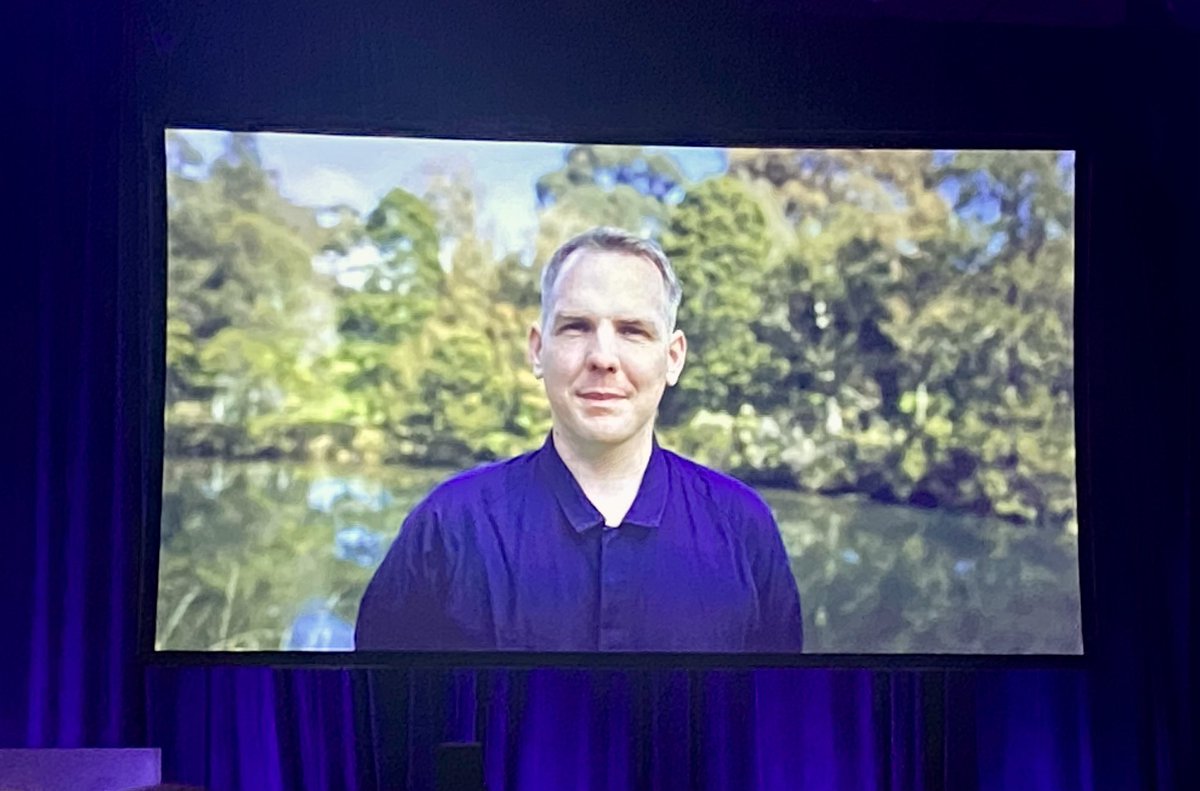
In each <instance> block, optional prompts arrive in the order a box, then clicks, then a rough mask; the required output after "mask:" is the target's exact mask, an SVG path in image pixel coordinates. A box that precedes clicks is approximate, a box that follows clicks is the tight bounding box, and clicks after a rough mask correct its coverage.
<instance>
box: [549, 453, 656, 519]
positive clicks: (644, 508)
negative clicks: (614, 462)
mask: <svg viewBox="0 0 1200 791" xmlns="http://www.w3.org/2000/svg"><path fill="white" fill-rule="evenodd" d="M651 441H652V443H653V444H652V446H651V449H650V463H649V464H647V465H646V472H645V473H644V474H643V475H642V483H641V485H640V486H639V487H638V493H637V497H635V498H634V500H633V505H631V506H630V507H629V513H627V514H625V519H624V523H627V524H632V525H639V526H642V527H659V526H660V525H661V524H662V515H663V511H664V510H666V507H667V487H668V483H669V481H668V476H667V458H666V453H665V451H663V449H662V448H661V447H659V445H658V438H657V437H653V438H652V440H651ZM537 469H538V476H539V477H540V478H541V480H542V482H543V483H545V484H546V485H547V486H549V487H550V490H551V491H552V492H554V496H555V498H556V499H557V500H558V503H559V505H560V506H561V507H562V509H563V513H564V514H565V515H566V517H567V521H569V522H570V523H571V527H573V528H574V529H575V530H576V531H577V532H580V533H582V532H583V531H584V530H588V529H590V528H593V527H597V526H599V525H602V524H604V516H603V515H602V514H601V513H600V511H598V510H597V509H596V506H594V505H592V503H591V501H590V500H588V498H587V495H585V494H584V493H583V489H582V488H581V487H580V485H579V482H578V481H576V480H575V476H574V475H572V474H571V471H570V470H569V469H568V468H567V465H566V464H565V463H564V462H563V460H562V457H561V456H559V455H558V451H557V450H556V449H555V447H554V437H553V435H552V434H551V435H547V437H546V442H545V443H544V444H543V445H542V449H541V450H540V451H539V452H538V465H537Z"/></svg>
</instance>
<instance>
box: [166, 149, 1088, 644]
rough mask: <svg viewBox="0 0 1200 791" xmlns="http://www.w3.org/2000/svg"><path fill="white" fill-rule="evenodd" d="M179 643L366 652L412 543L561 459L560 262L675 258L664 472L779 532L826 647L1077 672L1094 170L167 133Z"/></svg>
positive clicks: (1058, 158)
mask: <svg viewBox="0 0 1200 791" xmlns="http://www.w3.org/2000/svg"><path fill="white" fill-rule="evenodd" d="M166 146H167V166H168V175H167V194H168V201H167V203H168V222H169V224H168V237H169V238H168V246H169V262H168V263H169V267H168V269H169V271H168V276H169V283H168V325H167V371H166V434H165V465H164V491H163V509H162V548H161V559H160V569H159V575H160V576H159V600H158V630H157V639H156V643H157V646H158V648H160V649H168V650H275V649H279V648H285V649H303V650H328V649H339V648H349V647H351V645H352V633H353V622H354V618H355V614H356V611H357V607H358V601H359V598H360V596H361V594H362V591H363V588H364V587H365V585H366V582H367V580H368V579H369V578H370V575H371V573H372V571H373V569H374V567H375V566H376V565H377V564H378V562H379V560H380V559H381V558H382V556H383V553H384V552H386V550H387V547H388V545H389V544H390V542H391V540H392V539H393V538H394V536H395V533H396V530H397V529H398V527H399V525H400V522H401V521H402V520H403V518H404V516H405V515H406V513H407V512H408V510H409V509H410V508H411V507H412V506H413V505H414V504H415V502H416V501H417V500H419V499H420V498H421V497H423V496H424V494H425V493H426V492H427V491H428V490H429V489H430V488H431V487H432V486H433V485H435V484H436V483H437V482H439V481H441V480H443V479H444V478H445V477H446V476H447V475H449V474H452V473H453V472H454V471H457V470H461V469H464V468H467V467H470V466H472V465H474V464H477V463H480V462H483V461H487V460H491V459H496V458H503V457H506V456H510V455H513V454H516V453H520V452H524V451H526V450H531V449H533V448H535V447H537V446H538V445H540V444H541V443H542V441H543V440H544V438H545V434H546V432H547V431H548V429H549V411H548V408H547V406H546V403H545V398H544V394H543V392H542V389H541V385H540V383H539V382H537V381H536V380H535V379H534V378H533V377H532V375H531V374H530V372H529V370H528V366H527V364H526V362H525V334H526V330H527V328H528V325H529V323H530V322H531V321H533V320H534V319H535V318H536V316H537V310H538V307H537V306H538V291H537V282H538V277H539V275H540V271H541V267H542V266H543V265H544V263H545V261H546V260H547V259H548V258H549V256H550V254H551V253H552V252H553V250H554V249H555V248H556V247H557V246H558V245H559V244H560V243H561V242H562V241H565V240H566V239H567V238H569V237H570V236H572V235H574V234H575V233H577V232H579V231H582V230H584V229H586V228H590V227H592V226H595V225H601V224H605V225H616V226H620V227H624V228H627V229H630V230H633V231H636V232H640V233H643V234H645V235H648V236H653V237H654V238H656V239H657V240H658V241H659V242H660V243H661V244H662V245H663V247H664V249H665V250H666V252H667V253H668V255H669V256H670V257H671V259H672V261H673V263H674V264H675V266H676V268H677V270H678V273H679V276H680V279H681V281H682V283H683V286H684V299H683V304H682V306H681V308H680V312H679V326H680V328H681V329H683V330H684V331H685V332H686V333H687V335H688V338H689V359H688V365H687V368H686V369H685V371H684V375H683V378H682V379H681V382H680V384H679V386H678V387H676V388H673V389H671V390H669V391H668V394H667V397H666V398H665V399H664V402H663V405H662V409H661V414H660V423H659V436H660V440H661V441H662V443H663V444H664V445H665V446H666V447H669V448H671V449H673V450H676V451H678V452H680V453H682V454H684V455H687V456H689V457H692V458H695V459H697V460H698V461H700V462H702V463H705V464H708V465H711V466H713V467H717V468H719V469H722V470H725V471H727V472H729V473H730V474H733V475H735V476H737V477H739V478H741V479H743V480H745V481H746V482H747V483H749V484H751V485H752V486H754V487H755V488H756V489H758V491H759V492H760V493H761V494H762V495H763V496H764V498H765V499H766V500H767V501H768V502H769V503H770V504H771V506H772V508H773V509H774V511H775V513H776V516H777V518H778V520H779V523H780V527H781V530H782V532H783V535H784V540H785V543H786V544H787V547H788V550H789V554H790V556H791V559H792V568H793V571H794V573H795V575H796V578H797V581H798V584H799V587H800V591H801V595H802V598H803V603H804V611H805V613H804V614H805V625H806V650H808V651H814V652H839V653H908V652H917V653H933V652H954V653H977V652H984V653H1041V652H1065V653H1077V652H1079V651H1080V650H1081V648H1082V641H1081V635H1080V612H1079V607H1080V604H1079V576H1078V550H1077V540H1076V533H1077V522H1076V500H1075V442H1074V405H1073V391H1072V385H1073V349H1072V333H1073V329H1072V315H1071V308H1072V303H1073V274H1074V273H1073V260H1074V173H1075V162H1074V157H1073V155H1072V154H1071V153H1070V152H1054V151H987V152H985V151H895V150H835V149H819V150H761V149H753V150H752V149H741V150H739V149H728V150H727V149H714V148H664V147H645V148H642V147H630V146H597V145H560V144H540V143H477V142H465V141H435V140H402V139H394V138H349V137H333V136H313V135H290V134H289V135H284V134H266V133H263V134H230V133H225V132H211V131H205V132H201V131H172V132H169V133H168V135H167V140H166Z"/></svg>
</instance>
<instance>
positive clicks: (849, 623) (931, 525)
mask: <svg viewBox="0 0 1200 791" xmlns="http://www.w3.org/2000/svg"><path fill="white" fill-rule="evenodd" d="M449 474H450V472H449V471H447V470H437V469H428V468H410V467H400V466H388V467H376V468H370V469H366V468H354V469H345V468H336V467H329V466H322V465H311V464H310V465H304V464H295V463H279V462H246V463H231V462H225V461H196V460H175V459H168V460H167V463H166V465H165V475H164V487H163V509H162V538H163V545H162V552H161V555H160V564H159V601H158V631H157V641H156V642H157V645H158V647H159V648H160V649H170V650H278V649H280V648H294V649H304V650H335V649H347V648H350V647H351V646H352V642H353V623H354V619H355V615H356V613H357V609H358V601H359V598H360V597H361V596H362V591H363V589H364V588H365V586H366V584H367V581H368V580H369V579H370V577H371V574H372V572H373V570H374V568H375V566H376V565H378V563H379V561H380V560H381V559H382V557H383V555H384V553H385V552H386V551H387V548H388V546H389V545H390V543H391V541H392V539H393V538H394V537H395V534H396V531H397V529H398V528H399V526H400V523H401V522H402V521H403V519H404V517H405V515H406V514H407V513H408V511H409V510H410V509H411V508H412V507H413V505H415V504H416V502H417V501H418V500H420V498H422V497H423V496H424V495H425V494H426V493H427V492H428V491H429V490H430V489H431V488H432V487H433V486H434V485H436V484H437V483H438V482H440V481H442V480H444V479H445V478H446V477H447V476H448V475H449ZM759 491H760V493H761V494H762V495H763V497H764V498H765V499H766V500H767V502H768V503H770V505H771V507H772V509H773V510H774V512H775V515H776V517H777V519H778V521H779V527H780V531H781V533H782V535H783V538H784V542H785V544H786V545H787V548H788V553H789V555H790V557H791V565H792V571H793V573H794V574H795V576H796V580H797V583H798V585H799V588H800V592H801V599H802V602H803V607H804V622H805V650H806V652H822V653H827V652H834V653H1078V652H1080V651H1081V650H1082V639H1081V636H1080V634H1081V627H1080V591H1079V561H1078V549H1077V541H1076V539H1075V536H1073V535H1070V534H1068V533H1065V532H1063V531H1053V530H1047V529H1039V528H1034V527H1030V526H1024V525H1014V524H1010V523H1008V522H1004V521H1002V520H996V519H987V518H981V517H978V516H969V515H962V514H955V513H947V512H943V511H938V510H926V509H915V508H910V507H905V506H895V505H884V504H880V503H875V502H871V501H869V500H865V499H863V498H859V497H855V496H843V497H836V498H835V497H823V496H819V495H813V494H804V493H799V492H794V491H787V490H779V489H760V490H759Z"/></svg>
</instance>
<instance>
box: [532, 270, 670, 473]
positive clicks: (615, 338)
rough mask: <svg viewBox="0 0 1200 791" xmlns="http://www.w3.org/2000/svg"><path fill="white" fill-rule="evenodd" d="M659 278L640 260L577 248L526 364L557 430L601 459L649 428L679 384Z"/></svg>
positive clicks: (536, 332)
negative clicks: (538, 380) (538, 379)
mask: <svg viewBox="0 0 1200 791" xmlns="http://www.w3.org/2000/svg"><path fill="white" fill-rule="evenodd" d="M665 291H666V289H665V287H664V284H663V280H662V275H661V274H660V273H659V271H658V269H657V267H655V265H654V264H653V263H651V262H650V261H648V260H646V259H645V258H642V257H641V256H637V255H632V254H629V253H622V252H611V251H604V250H578V251H576V252H575V253H574V254H572V255H571V257H570V258H568V259H567V261H566V262H565V264H564V266H563V268H562V271H561V272H560V273H559V276H558V282H557V283H556V284H555V286H554V295H553V301H552V303H551V305H550V311H549V316H547V317H546V324H547V326H545V327H538V326H537V325H535V326H534V327H532V328H530V331H529V358H530V362H531V363H532V365H533V370H534V373H535V374H538V375H539V376H542V377H543V378H544V379H545V383H546V395H547V396H548V398H549V400H550V412H551V414H552V415H553V417H554V427H555V430H556V431H557V432H559V433H561V434H564V435H565V438H566V439H567V440H568V441H570V442H571V443H572V445H573V446H574V448H575V449H576V450H579V451H584V452H588V451H592V452H596V451H603V450H605V449H608V448H612V447H614V446H619V445H621V444H623V443H625V442H627V441H629V440H631V439H633V438H635V437H638V436H640V435H642V434H643V433H646V434H648V433H649V432H650V431H652V430H653V425H654V416H655V414H656V412H657V411H658V404H659V401H661V400H662V395H663V390H664V389H665V388H666V387H667V386H668V385H674V384H675V383H676V382H677V381H679V374H680V372H681V371H682V370H683V362H684V357H685V356H686V353H687V340H686V339H685V338H684V336H683V333H682V332H680V331H678V330H676V331H675V332H673V333H668V331H667V323H666V322H667V319H666V315H665V310H664V309H665V307H666V297H665Z"/></svg>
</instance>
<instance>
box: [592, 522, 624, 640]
mask: <svg viewBox="0 0 1200 791" xmlns="http://www.w3.org/2000/svg"><path fill="white" fill-rule="evenodd" d="M600 529H601V531H602V533H601V535H600V641H599V642H600V649H601V650H602V651H621V650H626V649H627V648H628V635H627V634H626V629H627V627H626V624H625V623H624V619H623V618H622V617H621V614H622V609H623V608H622V606H621V601H622V599H623V598H624V595H625V592H626V591H625V589H626V585H627V583H628V580H627V579H626V576H627V574H626V571H627V569H626V567H625V566H626V564H625V562H624V558H623V553H622V552H621V549H622V542H621V529H620V528H619V527H617V528H612V527H601V528H600Z"/></svg>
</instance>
